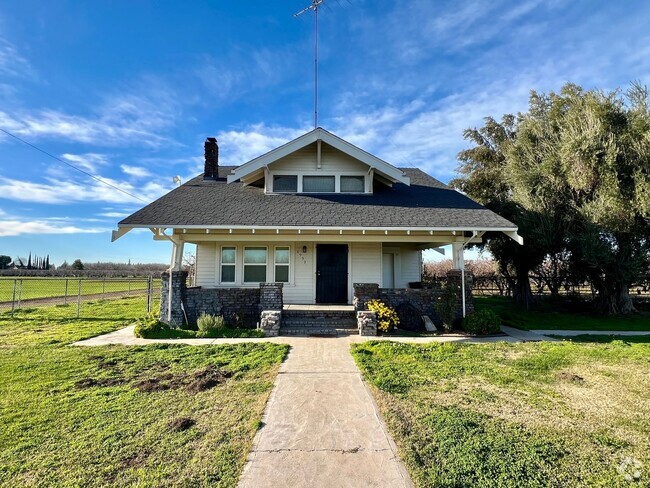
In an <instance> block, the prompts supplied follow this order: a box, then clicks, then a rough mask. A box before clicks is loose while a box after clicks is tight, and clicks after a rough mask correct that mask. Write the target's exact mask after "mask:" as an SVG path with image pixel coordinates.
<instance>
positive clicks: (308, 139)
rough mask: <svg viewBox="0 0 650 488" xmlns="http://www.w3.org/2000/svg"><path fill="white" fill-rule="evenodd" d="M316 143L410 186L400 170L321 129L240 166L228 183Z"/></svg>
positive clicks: (229, 177)
mask: <svg viewBox="0 0 650 488" xmlns="http://www.w3.org/2000/svg"><path fill="white" fill-rule="evenodd" d="M317 141H322V142H324V143H325V144H327V145H329V146H332V147H333V148H335V149H337V150H338V151H341V152H342V153H344V154H346V155H348V156H350V157H351V158H353V159H355V160H357V161H360V162H361V163H363V164H365V165H367V166H368V167H370V168H372V169H374V170H375V172H377V173H379V174H381V175H382V176H384V177H385V178H387V179H388V180H389V181H392V182H399V183H403V184H405V185H410V179H409V177H408V176H407V175H406V174H405V173H404V172H403V171H402V170H401V169H399V168H396V167H395V166H393V165H392V164H389V163H387V162H386V161H384V160H382V159H379V158H378V157H376V156H373V155H372V154H370V153H368V152H366V151H364V150H362V149H360V148H358V147H357V146H355V145H353V144H350V143H349V142H347V141H345V140H343V139H341V138H340V137H337V136H335V135H334V134H332V133H331V132H328V131H326V130H325V129H323V128H321V127H319V128H317V129H314V130H312V131H310V132H307V133H306V134H303V135H302V136H300V137H298V138H296V139H294V140H293V141H291V142H288V143H286V144H284V145H283V146H280V147H278V148H276V149H273V150H272V151H269V152H268V153H266V154H263V155H262V156H259V157H257V158H255V159H253V160H251V161H249V162H247V163H245V164H242V165H241V166H238V167H237V168H235V169H234V170H233V171H232V173H231V174H230V175H228V183H233V182H235V181H237V180H240V179H245V178H246V177H247V176H250V175H252V174H254V173H256V172H259V171H260V170H261V169H263V168H265V167H267V166H269V165H271V164H273V163H274V162H276V161H278V160H280V159H282V158H284V157H286V156H288V155H290V154H292V153H294V152H296V151H299V150H301V149H303V148H305V147H307V146H309V145H310V144H313V143H315V142H317Z"/></svg>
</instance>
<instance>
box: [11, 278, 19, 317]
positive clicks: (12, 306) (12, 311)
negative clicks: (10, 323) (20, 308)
mask: <svg viewBox="0 0 650 488" xmlns="http://www.w3.org/2000/svg"><path fill="white" fill-rule="evenodd" d="M17 281H18V280H17V279H16V278H14V294H13V297H12V298H11V318H12V319H13V318H14V309H15V307H16V282H17Z"/></svg>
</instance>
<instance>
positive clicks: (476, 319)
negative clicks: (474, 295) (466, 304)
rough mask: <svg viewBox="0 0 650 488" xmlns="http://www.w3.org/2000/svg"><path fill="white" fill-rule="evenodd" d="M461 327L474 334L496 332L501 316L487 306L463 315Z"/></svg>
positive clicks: (498, 330) (499, 327) (499, 326)
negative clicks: (465, 315)
mask: <svg viewBox="0 0 650 488" xmlns="http://www.w3.org/2000/svg"><path fill="white" fill-rule="evenodd" d="M463 329H464V330H465V332H468V333H470V334H474V335H482V334H496V333H498V332H500V331H501V318H500V317H499V316H498V315H497V314H496V313H494V311H493V310H491V309H489V308H486V309H483V310H478V311H477V312H474V313H472V314H469V315H468V316H467V317H465V319H464V320H463Z"/></svg>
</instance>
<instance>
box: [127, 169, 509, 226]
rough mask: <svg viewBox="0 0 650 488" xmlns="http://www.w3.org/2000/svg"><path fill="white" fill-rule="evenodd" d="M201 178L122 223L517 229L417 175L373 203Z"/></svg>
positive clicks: (368, 198)
mask: <svg viewBox="0 0 650 488" xmlns="http://www.w3.org/2000/svg"><path fill="white" fill-rule="evenodd" d="M232 168H233V167H227V166H226V167H220V168H219V175H220V177H221V178H224V179H223V180H222V179H221V178H220V179H219V180H217V181H209V180H203V177H202V176H197V177H196V178H193V179H192V180H190V181H188V182H187V183H185V184H183V185H181V186H179V187H178V188H176V189H174V190H172V191H170V192H169V193H167V194H166V195H164V196H162V197H160V198H159V199H158V200H156V201H154V202H152V203H150V204H149V205H147V206H146V207H144V208H142V209H141V210H138V211H137V212H135V213H134V214H132V215H130V216H129V217H127V218H125V219H124V220H122V221H121V222H120V225H124V226H127V227H128V226H147V227H182V226H214V225H233V226H242V225H243V226H321V227H330V226H331V227H336V228H338V227H381V228H384V227H410V228H415V227H423V228H436V227H437V228H440V227H442V228H446V227H448V228H457V229H464V228H465V229H491V228H501V229H503V228H509V229H513V230H514V229H515V228H516V225H515V224H513V223H512V222H510V221H508V220H506V219H504V218H502V217H500V216H499V215H497V214H495V213H494V212H492V211H490V210H488V209H486V208H485V207H483V206H481V205H479V204H478V203H476V202H474V201H473V200H470V199H469V198H467V197H466V196H464V195H462V194H460V193H458V192H457V191H455V190H453V189H451V188H449V187H448V186H446V185H444V184H443V183H441V182H440V181H438V180H436V179H435V178H433V177H431V176H429V175H427V174H426V173H424V172H423V171H420V170H419V169H417V168H401V169H402V170H403V171H404V172H405V173H406V175H407V176H409V177H410V178H411V186H406V185H404V184H401V183H398V184H395V185H394V186H393V188H388V187H383V185H380V186H381V187H382V188H379V189H375V193H374V194H373V195H362V194H358V195H354V194H347V195H346V194H336V195H331V194H330V195H304V194H301V195H296V194H293V195H292V194H275V195H270V194H269V195H265V194H264V190H263V189H262V188H257V187H253V186H244V185H242V184H241V183H239V182H237V183H230V184H228V183H226V181H225V177H226V175H227V174H228V173H230V171H231V170H232Z"/></svg>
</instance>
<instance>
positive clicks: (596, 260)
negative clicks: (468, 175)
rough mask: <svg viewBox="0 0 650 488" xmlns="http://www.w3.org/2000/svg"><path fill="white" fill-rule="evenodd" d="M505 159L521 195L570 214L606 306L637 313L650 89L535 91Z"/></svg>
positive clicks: (580, 253) (577, 267)
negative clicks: (633, 289) (634, 288)
mask: <svg viewBox="0 0 650 488" xmlns="http://www.w3.org/2000/svg"><path fill="white" fill-rule="evenodd" d="M506 159H507V161H508V180H509V182H510V183H511V187H512V188H513V194H512V198H513V200H514V201H516V202H517V203H519V204H521V205H523V206H524V207H525V208H527V209H529V210H532V211H536V212H540V213H545V214H549V213H553V212H557V211H558V210H560V211H561V212H562V213H563V214H564V216H565V218H564V221H565V222H566V226H565V228H564V233H565V236H564V239H565V241H566V246H567V249H568V250H569V251H570V255H571V259H572V267H573V270H574V272H576V273H581V274H584V275H586V276H587V277H588V278H589V279H590V281H591V283H592V285H593V286H594V287H595V289H596V290H597V292H598V302H597V305H598V307H599V308H600V309H601V311H603V312H608V313H619V312H621V313H627V312H630V311H632V310H633V305H632V300H631V298H630V296H629V293H628V290H629V286H630V284H632V283H633V282H635V281H636V280H638V279H639V278H640V277H641V275H642V274H643V272H644V271H645V269H647V266H648V246H649V242H648V238H649V236H650V110H649V105H648V92H647V90H646V89H645V88H644V87H641V86H639V85H633V86H632V87H631V88H630V89H629V90H628V91H627V92H626V93H624V94H623V93H621V92H619V91H614V92H609V93H605V92H602V91H597V90H589V91H586V90H583V89H582V88H581V87H579V86H577V85H573V84H567V85H565V86H564V87H563V88H562V90H561V91H560V92H559V93H550V94H549V95H544V94H538V93H535V92H533V93H532V95H531V98H530V109H529V111H528V112H527V113H525V114H522V115H521V117H520V119H519V121H518V128H517V137H516V139H515V141H514V143H513V144H512V145H511V146H510V147H509V148H508V153H507V155H506Z"/></svg>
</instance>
